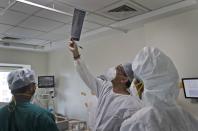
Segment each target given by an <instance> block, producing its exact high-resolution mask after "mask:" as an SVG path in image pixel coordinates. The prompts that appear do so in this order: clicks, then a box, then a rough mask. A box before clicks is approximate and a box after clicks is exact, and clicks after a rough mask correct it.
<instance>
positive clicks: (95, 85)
mask: <svg viewBox="0 0 198 131" xmlns="http://www.w3.org/2000/svg"><path fill="white" fill-rule="evenodd" d="M75 66H76V70H77V72H78V74H79V75H80V77H81V79H82V80H83V81H84V82H85V84H86V85H87V86H88V87H89V88H90V89H91V91H93V92H95V93H96V95H97V96H98V97H99V94H100V91H101V89H102V87H103V80H101V79H99V78H97V77H95V76H93V75H92V74H91V73H90V72H89V70H88V68H87V66H86V65H85V63H84V62H83V61H82V60H81V59H77V60H75Z"/></svg>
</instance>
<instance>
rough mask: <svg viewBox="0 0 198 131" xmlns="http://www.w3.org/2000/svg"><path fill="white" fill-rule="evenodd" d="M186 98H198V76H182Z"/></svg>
mask: <svg viewBox="0 0 198 131" xmlns="http://www.w3.org/2000/svg"><path fill="white" fill-rule="evenodd" d="M182 84H183V87H184V95H185V97H186V98H198V78H182Z"/></svg>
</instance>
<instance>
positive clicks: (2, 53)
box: [0, 49, 48, 75]
mask: <svg viewBox="0 0 198 131" xmlns="http://www.w3.org/2000/svg"><path fill="white" fill-rule="evenodd" d="M47 61H48V56H47V53H41V52H31V51H23V50H14V49H0V63H10V64H24V65H31V68H32V69H33V70H35V73H36V74H37V75H46V74H47V73H48V62H47Z"/></svg>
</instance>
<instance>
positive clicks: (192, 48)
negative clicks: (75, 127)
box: [49, 10, 198, 119]
mask: <svg viewBox="0 0 198 131" xmlns="http://www.w3.org/2000/svg"><path fill="white" fill-rule="evenodd" d="M197 23H198V10H194V11H190V12H186V13H183V14H180V15H175V16H171V17H167V18H164V19H160V20H158V21H154V22H149V23H147V24H145V25H144V26H142V27H139V28H137V29H134V30H132V31H130V32H128V33H127V34H123V33H115V34H109V35H107V36H103V37H102V38H97V36H96V37H95V38H96V40H92V41H87V42H84V43H82V44H81V45H82V46H83V47H84V49H83V50H82V51H81V55H82V56H83V58H84V60H85V61H86V63H87V65H88V66H89V68H90V70H91V72H93V74H100V73H101V72H103V71H104V70H105V69H107V68H108V67H111V66H114V65H117V64H120V63H123V62H126V61H128V60H132V59H133V58H134V56H135V54H136V53H137V52H138V51H139V50H140V49H141V48H142V47H144V46H145V45H152V46H156V47H159V48H160V49H162V50H163V51H164V52H165V53H166V54H168V55H169V56H170V57H171V58H172V60H173V61H174V63H175V65H176V67H177V68H178V71H179V74H180V77H195V76H198V70H197V67H198V62H197V59H196V57H197V56H198V51H197V49H198V44H197V41H198V36H197V34H198V26H197ZM49 72H50V73H55V74H56V76H57V78H60V79H59V80H60V81H59V83H61V84H60V86H59V87H58V88H59V89H61V90H62V92H61V93H62V94H61V93H60V94H61V95H60V96H63V95H65V97H64V99H65V100H64V101H62V102H60V99H61V97H59V98H58V100H59V103H62V104H59V105H58V110H59V111H60V112H65V114H67V115H68V116H69V117H74V118H80V119H86V115H85V114H86V111H85V108H84V105H83V102H84V100H85V99H84V98H83V97H82V96H80V91H85V92H88V89H87V88H86V86H85V85H84V84H83V82H82V81H81V80H80V79H79V77H78V76H77V75H76V73H75V70H74V67H73V61H72V58H71V54H70V53H69V51H68V50H67V48H66V47H65V49H61V50H58V51H54V52H52V53H50V54H49ZM64 78H65V79H64ZM178 101H179V103H180V104H181V105H182V106H183V107H184V108H185V109H187V110H188V111H190V112H191V113H193V114H196V115H197V116H198V111H197V109H198V104H191V103H190V102H189V100H187V99H184V96H183V91H182V90H181V92H180V96H179V100H178ZM64 104H65V105H64ZM63 105H64V106H63ZM63 108H65V110H64V109H63ZM63 110H64V111H63Z"/></svg>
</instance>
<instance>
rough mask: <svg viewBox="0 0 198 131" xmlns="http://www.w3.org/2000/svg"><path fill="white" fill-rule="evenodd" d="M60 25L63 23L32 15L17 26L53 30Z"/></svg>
mask: <svg viewBox="0 0 198 131" xmlns="http://www.w3.org/2000/svg"><path fill="white" fill-rule="evenodd" d="M61 25H63V23H59V22H55V21H51V20H47V19H44V18H39V17H35V16H32V17H30V18H29V19H28V20H26V21H24V22H23V23H21V24H20V25H19V26H22V27H27V28H32V29H35V30H40V31H46V32H49V31H50V30H54V29H55V28H57V27H59V26H61Z"/></svg>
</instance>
